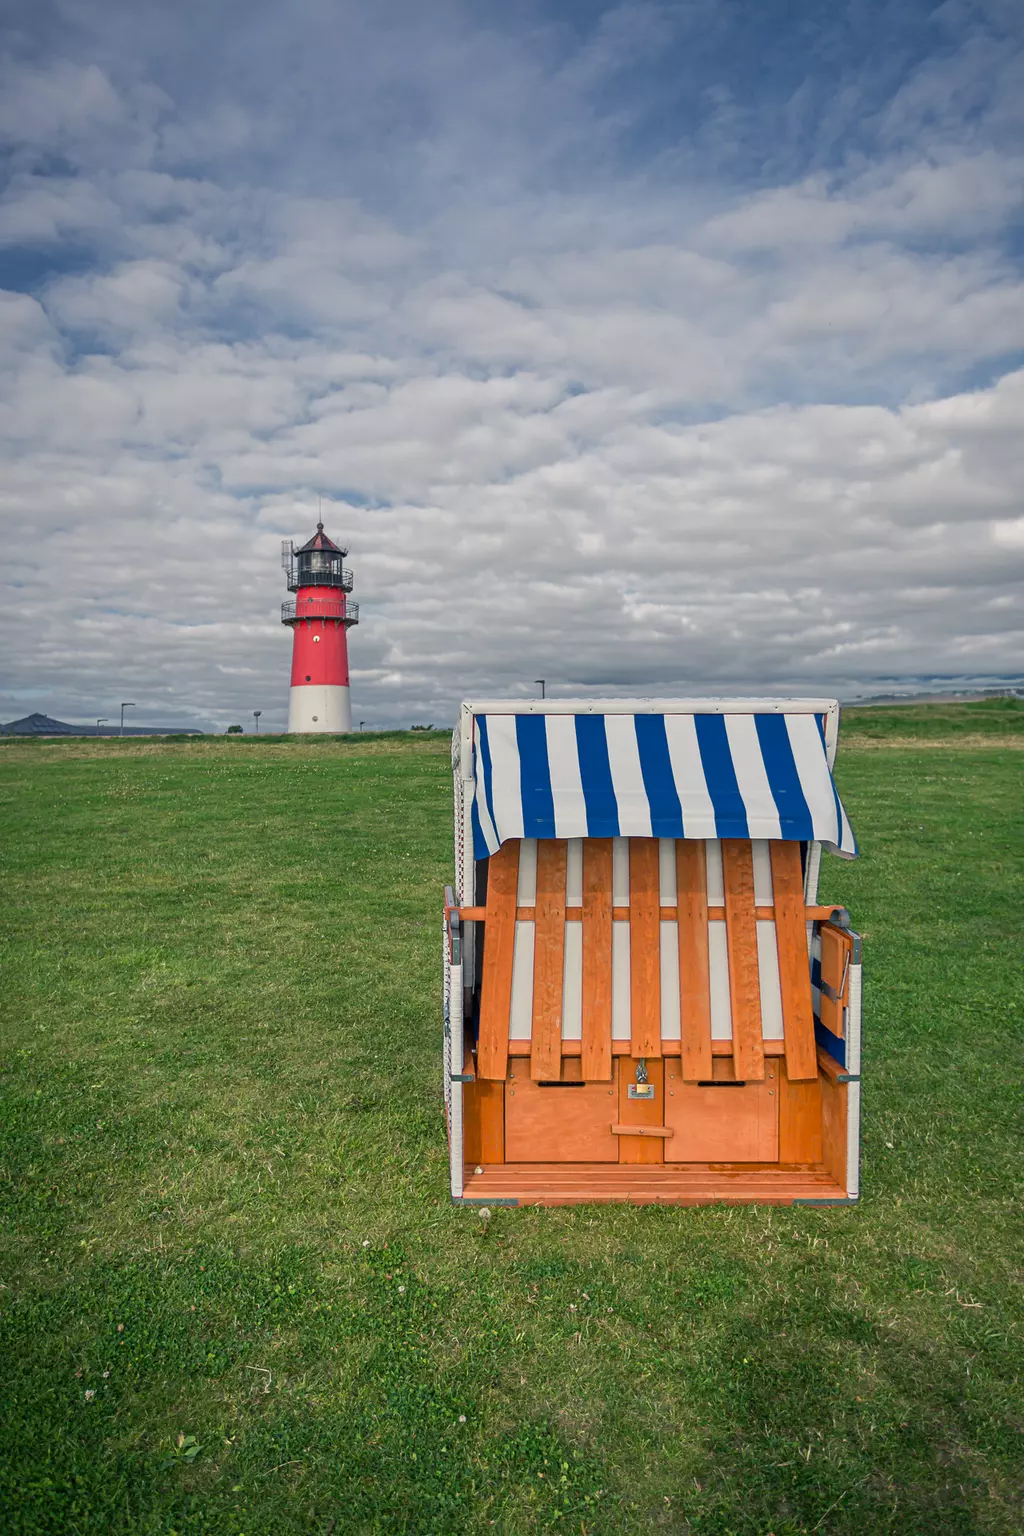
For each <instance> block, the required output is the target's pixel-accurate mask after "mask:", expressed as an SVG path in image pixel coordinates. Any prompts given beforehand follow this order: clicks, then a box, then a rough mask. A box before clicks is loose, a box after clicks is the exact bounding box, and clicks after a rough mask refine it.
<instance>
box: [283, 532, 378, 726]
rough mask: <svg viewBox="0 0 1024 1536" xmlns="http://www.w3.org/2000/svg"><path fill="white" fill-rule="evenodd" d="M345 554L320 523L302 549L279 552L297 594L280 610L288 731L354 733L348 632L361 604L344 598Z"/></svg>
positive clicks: (348, 582) (348, 581)
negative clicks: (288, 670)
mask: <svg viewBox="0 0 1024 1536" xmlns="http://www.w3.org/2000/svg"><path fill="white" fill-rule="evenodd" d="M347 554H348V550H347V549H339V547H338V545H337V544H335V542H334V540H333V539H330V538H328V536H327V534H326V533H324V525H323V523H317V525H316V533H314V535H313V537H312V538H311V539H310V540H309V541H308V542H307V543H305V544H303V546H302V548H301V549H296V548H295V547H294V545H293V544H292V541H291V539H286V540H285V542H284V544H283V545H282V547H281V564H282V565H283V566H284V569H285V572H286V574H287V577H288V590H289V592H294V593H295V596H294V598H292V599H291V600H290V601H288V602H287V603H282V605H281V623H282V624H287V625H288V626H289V628H290V629H291V632H292V636H293V639H292V687H291V698H290V702H289V705H288V729H289V731H350V730H351V729H352V705H351V703H350V701H349V691H348V641H347V638H346V632H347V630H348V629H349V627H350V625H352V624H358V623H359V604H358V603H353V602H352V601H351V599H350V598H349V596H348V594H349V593H350V592H351V591H352V572H351V571H350V570H348V569H347V568H346V565H345V556H346V555H347Z"/></svg>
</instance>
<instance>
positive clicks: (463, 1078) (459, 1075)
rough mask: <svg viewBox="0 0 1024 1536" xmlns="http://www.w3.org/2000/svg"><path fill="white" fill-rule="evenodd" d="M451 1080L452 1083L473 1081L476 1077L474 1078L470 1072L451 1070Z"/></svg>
mask: <svg viewBox="0 0 1024 1536" xmlns="http://www.w3.org/2000/svg"><path fill="white" fill-rule="evenodd" d="M452 1082H453V1083H475V1082H476V1078H475V1076H474V1075H473V1073H472V1072H453V1073H452Z"/></svg>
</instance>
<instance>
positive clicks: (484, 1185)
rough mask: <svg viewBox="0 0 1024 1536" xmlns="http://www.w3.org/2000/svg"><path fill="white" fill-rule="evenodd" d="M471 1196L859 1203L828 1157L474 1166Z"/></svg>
mask: <svg viewBox="0 0 1024 1536" xmlns="http://www.w3.org/2000/svg"><path fill="white" fill-rule="evenodd" d="M462 1198H463V1199H464V1200H466V1201H470V1202H472V1203H474V1204H477V1205H483V1204H486V1202H487V1201H493V1202H494V1203H495V1204H504V1205H510V1204H511V1205H583V1204H587V1203H590V1202H601V1201H609V1200H617V1201H627V1202H629V1203H631V1204H633V1205H716V1204H724V1205H792V1204H793V1203H794V1202H800V1203H804V1202H808V1201H810V1202H812V1203H818V1202H821V1203H827V1204H832V1203H837V1204H842V1205H848V1204H852V1203H853V1202H852V1201H850V1200H848V1198H847V1194H846V1190H845V1189H844V1188H843V1187H842V1186H841V1185H839V1184H837V1183H836V1181H835V1179H834V1178H833V1177H832V1176H831V1174H830V1173H828V1171H827V1170H826V1169H825V1168H823V1167H822V1165H821V1164H820V1163H818V1164H813V1165H808V1166H804V1167H800V1166H797V1165H793V1166H791V1167H771V1168H765V1167H756V1166H752V1167H746V1168H742V1167H736V1166H735V1165H734V1166H732V1167H728V1166H726V1167H723V1166H721V1165H720V1164H715V1163H686V1164H676V1165H675V1166H674V1167H672V1166H669V1165H660V1164H654V1163H648V1164H644V1163H635V1164H628V1163H499V1164H494V1163H492V1164H490V1165H487V1164H484V1165H483V1171H482V1172H480V1173H477V1172H476V1170H475V1169H474V1168H473V1167H467V1169H466V1174H465V1183H464V1192H463V1197H462Z"/></svg>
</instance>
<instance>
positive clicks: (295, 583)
mask: <svg viewBox="0 0 1024 1536" xmlns="http://www.w3.org/2000/svg"><path fill="white" fill-rule="evenodd" d="M289 548H290V546H289ZM347 554H348V550H347V549H342V547H341V546H340V545H339V544H335V542H334V540H333V539H332V538H330V536H329V535H328V534H326V533H325V532H324V525H323V523H317V525H316V533H314V535H313V537H312V538H311V539H307V541H306V543H305V544H303V545H302V547H301V548H300V549H296V550H294V551H292V553H291V559H290V561H289V562H288V564H287V565H286V568H288V576H289V580H288V586H289V588H290V590H291V591H292V592H295V591H297V590H298V588H299V587H340V588H341V590H342V591H343V592H351V590H352V572H351V571H350V570H347V569H346V567H345V556H346V555H347Z"/></svg>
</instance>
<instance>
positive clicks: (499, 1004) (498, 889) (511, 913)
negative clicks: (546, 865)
mask: <svg viewBox="0 0 1024 1536" xmlns="http://www.w3.org/2000/svg"><path fill="white" fill-rule="evenodd" d="M518 890H519V843H518V841H517V840H515V839H510V840H509V841H508V842H507V843H502V845H501V847H500V848H499V849H498V851H497V853H494V854H492V855H491V857H490V859H489V861H488V871H487V918H486V924H485V927H484V961H483V970H482V974H481V978H480V1028H479V1036H478V1040H477V1053H476V1059H477V1071H478V1072H479V1073H480V1076H481V1077H485V1078H490V1079H494V1078H498V1079H501V1080H502V1081H504V1078H505V1071H506V1069H507V1066H508V1021H509V1013H510V1011H511V1007H512V959H513V956H514V954H515V942H516V896H517V894H518Z"/></svg>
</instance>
